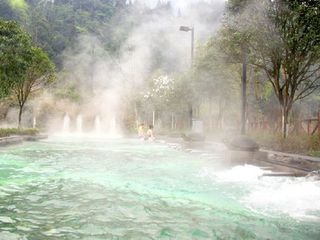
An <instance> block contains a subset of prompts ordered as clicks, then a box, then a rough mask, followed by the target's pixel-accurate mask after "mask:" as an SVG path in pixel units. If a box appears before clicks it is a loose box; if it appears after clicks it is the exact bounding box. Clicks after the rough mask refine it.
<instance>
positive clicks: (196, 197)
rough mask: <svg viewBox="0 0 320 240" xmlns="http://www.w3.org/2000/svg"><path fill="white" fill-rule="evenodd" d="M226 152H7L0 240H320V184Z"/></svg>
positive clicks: (38, 146)
mask: <svg viewBox="0 0 320 240" xmlns="http://www.w3.org/2000/svg"><path fill="white" fill-rule="evenodd" d="M222 155H223V153H222V152H219V151H217V152H215V153H207V152H206V153H205V152H201V151H199V152H196V153H190V152H186V151H182V150H177V149H174V148H172V147H170V146H169V145H167V144H165V143H148V142H147V143H146V142H141V141H139V140H133V139H119V140H101V139H100V140H97V139H86V140H85V139H82V140H81V139H78V140H75V139H68V138H51V139H49V140H47V141H43V142H35V143H25V144H23V145H19V146H11V147H8V148H2V149H1V150H0V239H1V240H11V239H23V240H25V239H29V240H37V239H48V240H50V239H68V240H69V239H139V240H140V239H277V240H278V239H281V240H282V239H297V240H303V239H320V182H316V181H313V180H312V179H307V178H301V179H294V178H265V177H264V178H259V176H261V174H262V173H263V170H261V169H259V168H257V167H253V166H237V167H234V168H232V169H230V170H218V169H217V165H216V162H219V161H221V159H222Z"/></svg>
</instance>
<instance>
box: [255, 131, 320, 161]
mask: <svg viewBox="0 0 320 240" xmlns="http://www.w3.org/2000/svg"><path fill="white" fill-rule="evenodd" d="M250 135H251V137H252V138H254V139H255V140H256V141H257V142H258V143H259V145H260V146H261V147H262V148H267V149H270V150H274V151H282V152H290V153H298V154H307V155H313V156H320V155H319V153H320V137H319V136H318V135H314V136H309V135H307V134H301V135H294V134H292V135H289V136H288V138H283V137H282V136H281V134H280V133H279V134H272V133H262V132H254V133H251V134H250Z"/></svg>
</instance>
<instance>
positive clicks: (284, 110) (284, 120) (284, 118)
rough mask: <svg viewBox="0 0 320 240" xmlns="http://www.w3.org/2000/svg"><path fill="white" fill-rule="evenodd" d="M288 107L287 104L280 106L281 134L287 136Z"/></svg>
mask: <svg viewBox="0 0 320 240" xmlns="http://www.w3.org/2000/svg"><path fill="white" fill-rule="evenodd" d="M289 112H290V108H289V107H288V106H282V120H281V125H282V136H283V138H287V136H288V117H289Z"/></svg>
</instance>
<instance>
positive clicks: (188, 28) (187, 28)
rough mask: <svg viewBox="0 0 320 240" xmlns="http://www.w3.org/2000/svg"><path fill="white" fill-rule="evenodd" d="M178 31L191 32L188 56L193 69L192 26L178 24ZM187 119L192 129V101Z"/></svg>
mask: <svg viewBox="0 0 320 240" xmlns="http://www.w3.org/2000/svg"><path fill="white" fill-rule="evenodd" d="M179 30H180V31H183V32H191V55H190V56H191V58H190V67H191V70H192V69H193V58H194V27H188V26H180V29H179ZM188 111H189V120H190V123H189V124H190V128H191V129H192V119H193V107H192V103H189V110H188Z"/></svg>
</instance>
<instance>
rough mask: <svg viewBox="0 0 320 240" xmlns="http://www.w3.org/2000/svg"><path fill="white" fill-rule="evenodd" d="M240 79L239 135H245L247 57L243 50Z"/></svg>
mask: <svg viewBox="0 0 320 240" xmlns="http://www.w3.org/2000/svg"><path fill="white" fill-rule="evenodd" d="M242 51H243V58H242V79H241V86H242V91H241V134H242V135H245V134H246V111H247V109H246V108H247V56H246V50H245V49H244V48H243V50H242Z"/></svg>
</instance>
